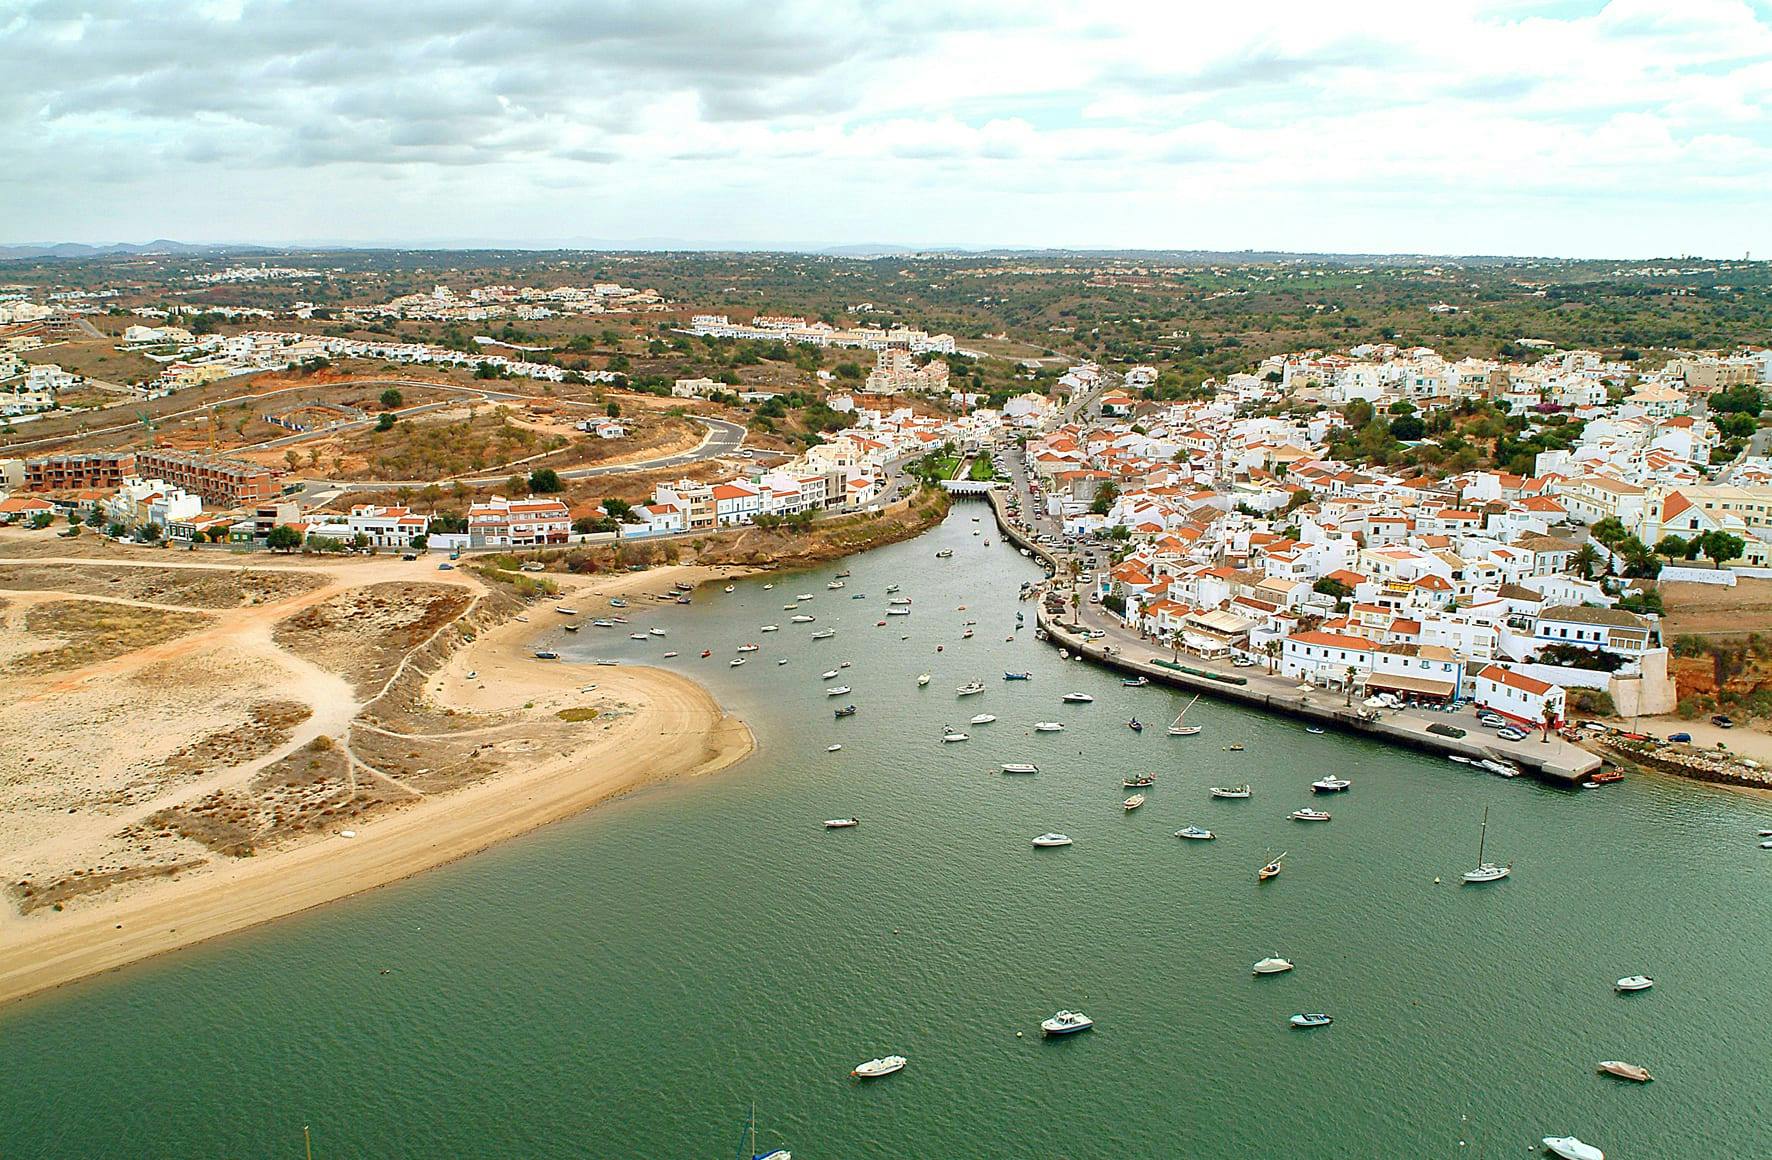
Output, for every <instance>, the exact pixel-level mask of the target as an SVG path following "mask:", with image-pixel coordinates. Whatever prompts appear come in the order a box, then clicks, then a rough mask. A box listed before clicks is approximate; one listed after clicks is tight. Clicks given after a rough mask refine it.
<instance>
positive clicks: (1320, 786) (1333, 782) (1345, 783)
mask: <svg viewBox="0 0 1772 1160" xmlns="http://www.w3.org/2000/svg"><path fill="white" fill-rule="evenodd" d="M1353 784H1354V783H1353V782H1351V781H1349V780H1348V779H1347V778H1345V777H1335V776H1333V775H1327V776H1324V777H1319V778H1318V779H1317V780H1316V781H1313V782H1311V789H1312V791H1314V792H1316V793H1340V792H1341V791H1342V790H1345V789H1347V788H1348V787H1349V786H1351V785H1353Z"/></svg>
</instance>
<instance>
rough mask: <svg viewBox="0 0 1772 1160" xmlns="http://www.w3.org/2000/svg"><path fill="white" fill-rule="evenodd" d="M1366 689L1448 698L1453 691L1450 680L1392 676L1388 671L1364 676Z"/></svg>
mask: <svg viewBox="0 0 1772 1160" xmlns="http://www.w3.org/2000/svg"><path fill="white" fill-rule="evenodd" d="M1366 689H1367V691H1369V692H1370V691H1371V690H1373V689H1381V690H1387V691H1389V692H1392V693H1409V694H1411V695H1413V696H1417V697H1438V698H1440V699H1441V700H1446V699H1449V698H1450V697H1451V696H1452V694H1453V692H1454V688H1453V684H1452V682H1451V681H1430V680H1428V679H1427V678H1426V677H1404V676H1393V675H1392V674H1390V673H1373V674H1372V675H1371V676H1369V677H1367V678H1366Z"/></svg>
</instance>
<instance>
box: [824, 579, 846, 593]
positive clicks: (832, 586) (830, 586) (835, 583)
mask: <svg viewBox="0 0 1772 1160" xmlns="http://www.w3.org/2000/svg"><path fill="white" fill-rule="evenodd" d="M825 587H826V588H828V589H830V590H831V591H833V592H835V591H836V590H837V589H839V588H841V587H843V582H842V581H841V580H832V581H831V582H830V583H829V584H826V585H825Z"/></svg>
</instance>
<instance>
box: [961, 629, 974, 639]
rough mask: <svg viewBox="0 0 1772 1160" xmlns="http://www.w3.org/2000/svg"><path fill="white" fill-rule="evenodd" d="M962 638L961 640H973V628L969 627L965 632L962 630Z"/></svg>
mask: <svg viewBox="0 0 1772 1160" xmlns="http://www.w3.org/2000/svg"><path fill="white" fill-rule="evenodd" d="M960 639H961V640H971V639H972V630H971V629H970V628H969V629H967V630H966V631H965V632H962V633H961V634H960Z"/></svg>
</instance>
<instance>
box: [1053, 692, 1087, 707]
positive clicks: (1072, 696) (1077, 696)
mask: <svg viewBox="0 0 1772 1160" xmlns="http://www.w3.org/2000/svg"><path fill="white" fill-rule="evenodd" d="M1059 700H1061V701H1063V702H1065V703H1066V704H1069V705H1088V704H1090V703H1092V702H1093V701H1094V700H1095V698H1094V697H1091V696H1090V695H1089V694H1088V693H1066V694H1065V695H1064V696H1062V697H1060V698H1059Z"/></svg>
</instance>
